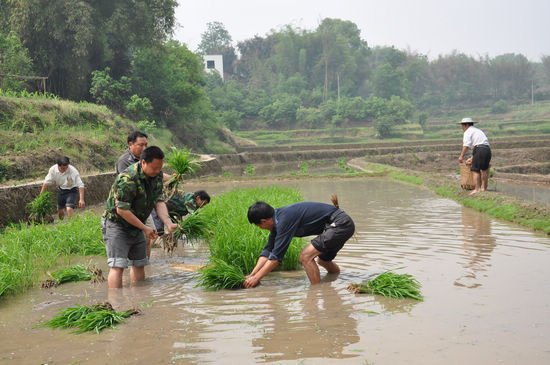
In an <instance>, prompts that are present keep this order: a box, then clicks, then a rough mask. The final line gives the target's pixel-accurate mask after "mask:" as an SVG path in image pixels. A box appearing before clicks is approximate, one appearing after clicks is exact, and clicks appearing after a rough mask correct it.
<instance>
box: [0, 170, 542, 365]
mask: <svg viewBox="0 0 550 365" xmlns="http://www.w3.org/2000/svg"><path fill="white" fill-rule="evenodd" d="M256 184H258V183H256ZM280 184H281V185H285V186H293V187H296V188H298V189H300V190H301V191H302V192H303V195H304V197H305V198H306V200H314V201H321V202H327V203H330V195H331V194H333V193H336V194H338V197H339V200H340V206H341V208H342V209H344V210H346V211H347V212H348V214H349V215H350V216H351V217H352V218H353V219H354V221H355V224H356V235H355V237H353V238H352V239H351V240H350V241H348V243H347V244H346V245H345V246H344V248H343V250H342V251H340V253H339V255H338V256H337V258H336V260H335V262H337V263H338V264H339V265H340V268H341V269H342V272H341V273H340V275H337V276H324V275H325V272H324V271H323V269H321V270H322V276H324V282H323V283H321V284H319V285H315V286H310V285H309V283H308V280H307V277H306V275H305V273H304V271H303V270H298V271H293V272H274V273H271V274H269V275H268V276H267V277H266V278H264V280H263V281H262V283H261V285H260V286H258V287H257V288H254V289H248V290H224V291H219V292H207V291H204V290H203V289H202V288H195V285H196V283H197V281H196V279H195V278H194V277H193V273H190V272H187V271H180V270H175V269H174V268H173V266H174V265H175V264H183V263H185V264H199V263H202V262H204V261H205V260H206V258H207V256H208V249H207V248H206V247H204V246H203V245H199V244H196V245H194V246H190V245H182V244H180V247H179V248H178V249H177V250H176V252H175V254H174V255H173V256H172V257H169V256H166V255H165V254H164V253H162V251H161V250H160V249H157V250H156V251H155V252H154V254H153V258H152V262H151V265H150V266H148V267H147V270H146V272H147V279H146V280H145V281H144V282H142V283H140V284H138V285H134V286H129V285H128V282H127V281H126V282H125V283H124V284H125V288H124V289H122V290H113V291H110V292H109V290H108V289H107V287H106V284H105V283H104V284H101V285H99V286H90V284H88V283H71V284H65V285H63V286H60V287H58V288H53V289H49V290H42V289H33V290H30V291H28V292H26V293H24V294H22V295H18V296H15V297H13V298H7V299H5V300H3V301H2V302H1V303H0V333H1V334H2V335H1V338H2V340H1V341H0V364H41V363H48V364H69V363H78V364H106V363H112V364H134V363H142V364H208V363H212V364H253V363H277V364H335V363H337V364H405V363H407V364H438V365H439V364H548V363H550V346H549V345H548V338H549V337H550V286H549V285H548V284H547V279H548V278H549V277H550V265H549V264H548V263H549V262H550V245H549V243H550V239H549V238H548V237H547V236H545V235H541V234H537V233H533V232H530V231H527V230H525V229H523V228H521V227H518V226H515V225H512V224H509V223H506V222H503V221H497V220H494V219H492V218H491V217H489V216H487V215H484V214H481V213H478V212H476V211H473V210H470V209H467V208H463V207H462V206H460V205H459V204H457V203H455V202H454V201H451V200H448V199H443V198H439V197H437V196H435V195H434V194H433V193H432V192H430V191H427V190H424V189H421V188H418V187H416V186H410V185H404V184H400V183H395V182H391V181H387V180H378V179H345V180H326V181H320V180H314V181H311V180H301V181H292V182H284V183H280ZM241 185H243V184H241ZM251 186H252V185H251ZM203 188H206V189H207V190H208V191H209V192H210V193H213V195H214V197H215V195H216V194H217V193H220V192H223V191H226V190H228V189H229V188H231V186H230V184H229V183H226V184H222V183H220V184H215V185H214V184H212V183H209V184H208V186H203ZM188 190H189V191H192V190H193V189H188ZM182 246H183V247H182ZM98 260H100V261H99V262H101V261H103V260H104V261H106V259H104V258H99V259H98ZM385 270H393V271H395V272H397V273H408V274H411V275H413V276H414V277H415V278H416V279H417V280H418V281H419V282H420V283H421V284H422V294H423V295H424V298H425V300H424V301H423V302H417V301H414V300H410V299H405V300H398V299H391V298H385V297H380V296H373V295H364V294H362V295H355V294H351V293H349V292H348V291H347V290H346V287H347V285H348V284H349V283H359V282H362V281H364V280H365V279H366V278H368V277H369V276H370V275H372V274H374V273H380V272H383V271H385ZM126 280H127V279H126ZM105 300H108V301H110V302H111V303H112V304H113V305H114V306H115V308H116V309H118V310H122V309H128V308H129V307H131V306H138V307H140V308H141V309H142V314H141V315H138V316H135V317H131V318H130V319H128V320H127V321H126V323H124V324H122V325H120V326H119V329H118V330H104V331H103V332H102V333H101V334H100V335H97V334H95V333H86V334H81V335H75V334H71V333H70V331H68V330H51V329H49V328H33V326H34V325H36V324H37V323H38V322H39V321H40V320H47V319H50V318H51V317H52V316H54V315H55V314H56V313H57V309H58V308H65V307H69V306H73V305H75V304H86V305H89V304H93V303H97V302H103V301H105Z"/></svg>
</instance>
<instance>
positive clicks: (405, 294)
mask: <svg viewBox="0 0 550 365" xmlns="http://www.w3.org/2000/svg"><path fill="white" fill-rule="evenodd" d="M420 286H421V285H420V283H419V282H418V281H417V280H416V279H415V278H414V277H412V275H409V274H395V273H393V272H391V271H386V272H384V273H382V274H380V275H378V276H377V277H376V278H374V279H373V280H369V281H367V282H365V283H362V284H349V286H348V290H349V291H351V292H352V293H355V294H358V293H366V294H378V295H383V296H385V297H392V298H399V299H401V298H412V299H415V300H419V301H422V300H424V298H423V297H422V294H421V293H420Z"/></svg>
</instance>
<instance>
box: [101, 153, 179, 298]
mask: <svg viewBox="0 0 550 365" xmlns="http://www.w3.org/2000/svg"><path fill="white" fill-rule="evenodd" d="M163 160H164V153H163V152H162V150H161V149H160V148H158V147H156V146H152V147H149V148H146V149H145V150H143V152H142V153H141V158H140V161H139V162H137V163H135V164H133V165H131V166H129V167H128V168H127V169H126V170H125V171H124V172H122V173H121V174H119V175H118V176H117V178H116V180H115V182H114V183H113V185H112V187H111V190H110V192H109V198H108V199H107V202H106V203H105V211H104V212H103V219H102V222H101V223H102V232H103V241H104V242H105V246H106V248H107V257H108V260H107V263H108V265H109V267H110V270H109V276H108V279H107V282H108V285H109V288H121V287H122V275H123V273H124V269H125V268H127V267H128V266H131V269H130V280H131V281H141V280H143V279H145V265H147V264H148V263H149V259H148V258H147V253H146V239H149V240H154V239H156V238H157V236H158V235H157V231H156V230H155V229H153V228H151V227H148V226H146V225H145V224H144V223H145V221H146V219H147V217H148V216H149V215H150V214H151V211H152V210H153V208H155V209H156V211H157V213H158V216H159V218H160V219H161V221H162V222H164V224H165V225H166V227H167V228H168V231H171V230H173V229H176V228H177V225H176V224H174V223H172V221H171V220H170V218H169V217H168V211H167V209H166V204H165V200H166V199H165V197H164V194H163V184H162V165H163Z"/></svg>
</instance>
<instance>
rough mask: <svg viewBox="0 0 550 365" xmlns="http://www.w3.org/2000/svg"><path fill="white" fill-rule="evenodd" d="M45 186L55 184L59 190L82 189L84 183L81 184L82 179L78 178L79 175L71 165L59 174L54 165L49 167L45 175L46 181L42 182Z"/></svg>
mask: <svg viewBox="0 0 550 365" xmlns="http://www.w3.org/2000/svg"><path fill="white" fill-rule="evenodd" d="M44 183H45V184H48V185H52V184H55V185H57V186H58V187H60V188H61V189H65V190H68V189H72V188H74V187H79V188H83V187H84V183H83V182H82V179H81V178H80V174H79V173H78V170H77V169H76V168H75V167H73V166H72V165H69V167H68V168H67V170H66V171H65V172H64V173H61V172H59V168H58V167H57V164H56V165H53V166H52V167H50V170H49V171H48V175H46V179H45V180H44Z"/></svg>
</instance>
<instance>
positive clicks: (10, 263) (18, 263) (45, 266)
mask: <svg viewBox="0 0 550 365" xmlns="http://www.w3.org/2000/svg"><path fill="white" fill-rule="evenodd" d="M99 220H100V217H99V216H97V215H93V214H78V215H75V216H74V217H72V219H70V220H66V221H63V222H60V223H59V224H57V225H55V226H52V225H45V224H30V225H24V224H22V225H12V226H11V227H8V228H6V229H5V230H4V231H3V232H2V233H1V234H0V297H2V296H4V295H6V294H9V293H12V294H13V293H17V292H21V291H23V290H25V289H28V288H30V287H32V286H33V285H34V284H36V283H40V281H41V279H42V278H43V275H44V273H45V272H46V271H48V270H51V269H52V268H53V267H55V266H56V265H58V264H59V258H60V257H61V258H66V257H69V256H71V255H105V245H104V244H103V239H102V235H101V228H100V224H99Z"/></svg>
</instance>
